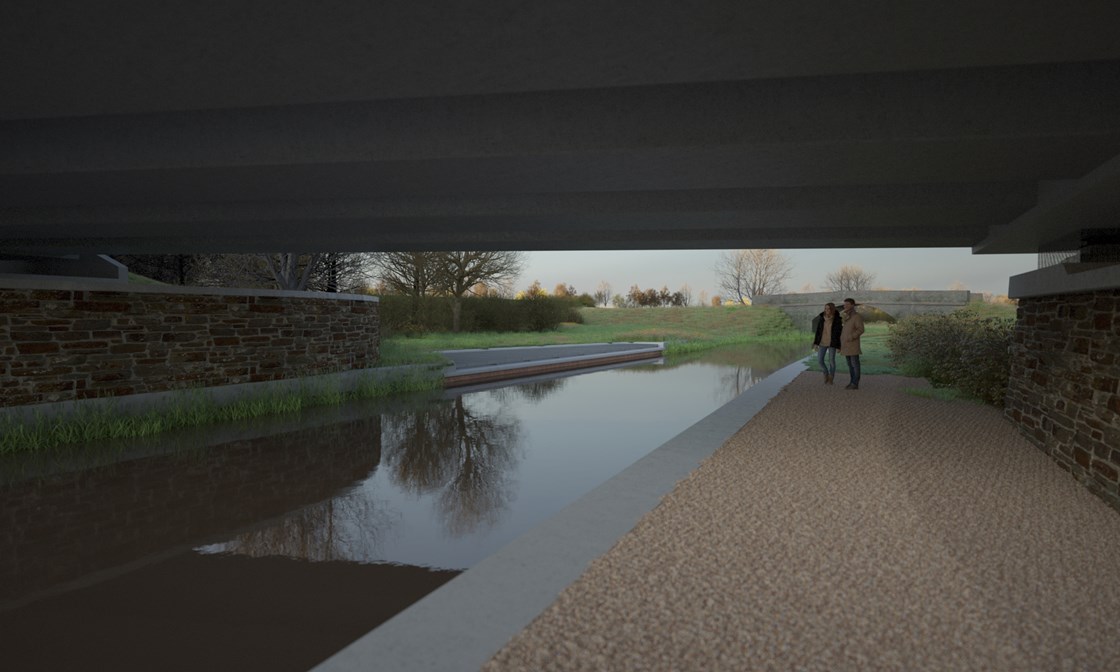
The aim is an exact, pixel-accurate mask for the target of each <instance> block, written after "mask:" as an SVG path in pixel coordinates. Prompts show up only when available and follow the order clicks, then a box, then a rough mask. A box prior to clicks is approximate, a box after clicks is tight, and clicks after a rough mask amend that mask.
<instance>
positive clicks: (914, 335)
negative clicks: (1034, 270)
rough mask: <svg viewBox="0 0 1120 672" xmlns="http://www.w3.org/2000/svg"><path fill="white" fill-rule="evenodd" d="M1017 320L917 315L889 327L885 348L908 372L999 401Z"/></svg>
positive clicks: (966, 314)
mask: <svg viewBox="0 0 1120 672" xmlns="http://www.w3.org/2000/svg"><path fill="white" fill-rule="evenodd" d="M1013 325H1014V321H1013V320H1010V319H1005V318H980V317H977V316H976V315H975V314H971V313H969V312H968V311H961V312H957V313H953V314H951V315H946V316H935V315H916V316H913V317H908V318H906V319H903V320H900V321H898V322H897V323H895V324H894V325H893V326H892V327H891V330H890V334H889V335H888V336H887V347H888V348H889V349H890V351H891V359H892V361H893V362H894V364H895V365H896V366H898V367H899V369H901V370H902V372H903V373H904V374H906V375H909V376H918V377H922V378H927V379H928V380H929V381H930V383H931V384H933V385H934V386H935V387H953V388H956V389H958V390H960V391H961V392H964V393H965V394H967V395H969V396H972V397H975V398H977V399H981V400H983V401H985V402H987V403H989V404H993V405H997V406H999V405H1002V404H1003V398H1004V395H1005V394H1006V392H1007V380H1008V378H1009V376H1010V373H1011V354H1010V347H1011V330H1012V327H1013Z"/></svg>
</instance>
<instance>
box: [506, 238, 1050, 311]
mask: <svg viewBox="0 0 1120 672" xmlns="http://www.w3.org/2000/svg"><path fill="white" fill-rule="evenodd" d="M779 251H780V252H781V253H782V254H783V255H785V256H786V257H788V258H789V259H790V260H791V261H792V263H793V275H792V276H791V277H790V279H789V280H788V281H787V283H786V291H787V292H802V291H827V287H826V286H825V276H826V274H828V273H830V272H832V271H835V270H837V269H839V268H840V267H841V266H844V265H851V266H860V267H862V268H863V270H865V271H868V272H871V273H874V274H875V275H876V277H875V282H874V288H875V289H950V288H951V287H953V286H955V285H956V284H957V283H960V284H961V285H964V287H965V289H968V290H971V291H973V292H976V293H983V292H988V293H991V294H1007V287H1008V280H1009V278H1010V277H1011V276H1013V275H1019V274H1021V273H1026V272H1029V271H1033V270H1035V269H1036V268H1037V255H1034V254H998V255H997V254H985V255H974V254H972V252H971V250H969V249H968V248H907V249H881V248H877V249H815V250H779ZM721 252H722V250H625V251H618V250H596V251H563V252H526V253H525V255H526V260H527V262H526V264H525V270H524V271H523V272H522V273H521V276H520V277H519V278H518V280H517V282H516V284H515V289H517V290H523V289H525V288H527V287H528V286H529V285H530V284H531V283H532V282H533V281H534V280H537V281H539V282H540V284H541V287H542V288H543V289H544V290H545V291H546V292H549V293H550V294H551V293H552V291H553V289H554V288H555V287H556V285H557V284H559V283H564V284H565V285H571V286H573V287H575V289H576V292H577V293H580V294H583V293H587V294H594V293H595V290H596V288H597V287H598V286H599V283H600V282H603V281H606V282H607V283H609V284H610V286H611V291H612V292H613V293H614V294H620V293H621V294H625V293H626V292H627V291H629V289H630V286H631V285H638V286H639V287H640V288H642V289H650V288H653V289H661V288H662V287H663V286H664V287H668V288H669V290H670V291H677V290H679V289H680V288H681V287H682V286H683V285H685V284H687V285H688V286H689V287H690V289H691V290H692V302H693V304H696V303H697V301H698V300H699V298H700V293H701V292H705V293H706V296H707V297H709V298H710V297H712V296H715V295H719V294H721V292H720V290H719V282H718V281H717V279H716V274H715V270H714V269H715V265H716V260H717V258H718V257H719V255H720V253H721ZM810 286H811V288H810Z"/></svg>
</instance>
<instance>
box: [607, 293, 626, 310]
mask: <svg viewBox="0 0 1120 672" xmlns="http://www.w3.org/2000/svg"><path fill="white" fill-rule="evenodd" d="M628 303H629V302H628V301H627V299H626V295H625V294H615V295H614V296H612V297H611V305H612V306H614V307H615V308H625V307H626V306H627V304H628Z"/></svg>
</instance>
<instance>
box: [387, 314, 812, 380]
mask: <svg viewBox="0 0 1120 672" xmlns="http://www.w3.org/2000/svg"><path fill="white" fill-rule="evenodd" d="M581 315H582V317H583V324H577V323H574V322H565V323H562V324H561V325H560V327H559V328H558V329H556V330H555V331H545V332H505V333H461V334H453V333H436V334H427V335H424V336H413V337H409V336H394V337H392V338H386V339H383V340H382V341H381V361H382V364H383V365H385V366H395V365H399V364H415V363H432V362H435V361H439V359H440V357H439V355H437V354H435V353H436V352H437V351H439V350H465V349H473V348H499V347H521V346H533V345H568V344H577V343H612V342H628V341H657V342H664V343H665V351H666V353H667V354H670V355H673V354H683V353H686V352H697V351H700V350H707V349H710V348H715V347H720V346H724V345H736V344H742V343H755V342H759V341H768V340H791V339H798V338H805V337H806V334H805V332H800V331H797V330H796V329H795V328H794V326H793V323H792V322H791V321H790V319H789V317H788V316H786V314H785V313H783V312H782V311H781V310H779V309H777V308H772V307H769V306H758V307H755V306H729V307H728V306H721V307H718V308H701V307H689V308H681V307H678V308H624V309H623V308H613V309H612V308H584V309H582V310H581Z"/></svg>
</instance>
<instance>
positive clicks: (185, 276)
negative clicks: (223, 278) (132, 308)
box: [113, 254, 215, 285]
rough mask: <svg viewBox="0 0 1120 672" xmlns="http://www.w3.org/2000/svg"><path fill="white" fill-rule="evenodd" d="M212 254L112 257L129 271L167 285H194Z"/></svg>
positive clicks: (201, 275) (198, 280) (200, 277)
mask: <svg viewBox="0 0 1120 672" xmlns="http://www.w3.org/2000/svg"><path fill="white" fill-rule="evenodd" d="M213 256H215V255H212V254H116V255H113V258H114V259H116V260H117V261H119V262H120V263H122V264H124V265H125V266H127V267H128V270H129V272H130V273H135V274H137V275H142V276H144V277H145V278H151V279H152V280H157V281H159V282H163V283H167V284H169V285H196V284H199V282H200V281H201V280H202V278H203V276H204V274H205V271H206V265H207V263H208V261H209V259H210V258H211V257H213Z"/></svg>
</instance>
